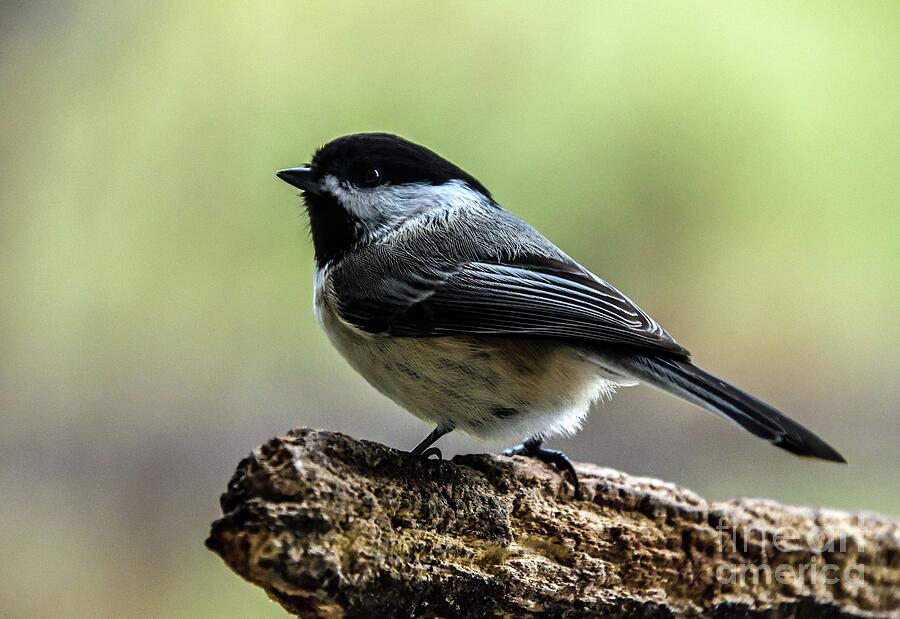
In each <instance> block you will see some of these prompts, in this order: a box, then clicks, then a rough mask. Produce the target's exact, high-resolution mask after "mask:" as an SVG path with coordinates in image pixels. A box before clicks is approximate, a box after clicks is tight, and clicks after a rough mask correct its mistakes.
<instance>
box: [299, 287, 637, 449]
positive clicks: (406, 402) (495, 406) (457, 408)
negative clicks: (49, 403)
mask: <svg viewBox="0 0 900 619" xmlns="http://www.w3.org/2000/svg"><path fill="white" fill-rule="evenodd" d="M316 292H317V294H316V316H317V318H318V319H319V322H320V324H321V325H322V328H323V329H324V330H325V333H326V334H327V335H328V337H329V339H330V340H331V342H332V344H333V345H334V346H335V348H337V349H338V351H340V353H341V354H342V355H343V356H344V357H345V358H346V359H347V361H348V362H349V363H350V365H351V366H352V367H353V368H354V369H355V370H356V371H357V372H359V373H360V374H361V375H362V376H363V377H364V378H365V379H366V380H367V381H368V382H369V383H370V384H371V385H372V386H374V387H375V388H376V389H378V390H379V391H380V392H382V393H383V394H385V395H386V396H388V397H389V398H391V399H392V400H394V401H395V402H396V403H397V404H399V405H400V406H402V407H404V408H405V409H407V410H408V411H409V412H411V413H412V414H414V415H415V416H417V417H419V418H420V419H423V420H425V421H428V422H431V423H434V424H441V423H444V424H452V425H453V427H454V428H456V429H457V430H460V431H462V432H465V433H466V434H469V435H472V436H475V437H478V438H483V439H491V440H497V441H502V442H504V443H509V442H519V441H522V440H524V439H526V438H528V437H531V436H537V435H541V436H543V437H550V436H553V435H558V434H573V433H575V432H576V431H577V430H578V429H579V428H580V427H581V423H582V422H583V420H584V418H585V416H586V415H587V412H588V408H589V407H590V404H591V402H593V401H594V400H596V399H598V398H599V397H601V396H604V395H607V396H610V395H612V393H613V392H614V391H615V388H616V387H617V386H618V385H626V384H633V383H630V382H629V381H626V380H624V379H623V378H622V377H618V376H616V375H614V374H612V373H610V372H608V371H607V370H605V369H604V368H603V367H602V366H600V365H599V364H598V363H597V362H596V360H592V358H591V355H589V354H586V353H585V352H583V351H581V350H579V349H578V348H575V347H573V346H570V345H568V344H564V343H559V342H553V341H548V340H534V339H509V338H499V337H470V336H465V337H457V336H452V337H451V336H445V337H426V338H413V337H404V338H400V337H390V336H382V335H371V334H367V333H365V332H362V331H360V330H358V329H356V328H354V327H352V326H351V325H349V324H348V323H346V322H345V321H343V320H342V319H341V318H340V317H339V316H338V314H337V312H336V311H335V309H334V307H333V303H332V302H329V298H330V297H329V295H328V294H324V293H323V291H322V288H321V287H318V289H317V291H316Z"/></svg>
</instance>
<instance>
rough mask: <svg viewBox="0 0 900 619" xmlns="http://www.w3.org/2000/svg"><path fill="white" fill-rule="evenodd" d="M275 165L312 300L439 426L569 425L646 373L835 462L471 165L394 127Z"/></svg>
mask: <svg viewBox="0 0 900 619" xmlns="http://www.w3.org/2000/svg"><path fill="white" fill-rule="evenodd" d="M276 175H277V176H278V177H279V178H280V179H281V180H283V181H285V182H287V183H289V184H290V185H292V186H294V187H295V188H297V189H300V196H301V197H302V201H303V203H304V205H305V210H306V213H307V215H308V220H309V230H310V235H311V237H312V245H313V250H314V255H315V278H314V291H313V292H314V294H313V297H314V303H313V305H314V313H315V316H316V319H317V321H318V323H319V324H320V325H321V327H322V328H323V330H324V331H325V334H326V335H327V337H328V339H329V340H330V342H331V343H332V344H333V346H334V347H335V348H336V349H337V350H338V351H339V352H340V353H341V354H342V355H343V357H344V358H345V359H346V360H347V361H348V362H349V364H350V366H352V367H353V369H355V370H356V371H357V372H358V373H359V374H360V375H361V376H362V377H363V378H364V379H365V380H366V381H368V382H369V383H370V384H371V385H372V386H373V387H375V388H376V389H377V390H378V391H380V392H381V393H383V394H384V395H386V396H387V397H389V398H390V399H392V400H393V401H394V402H396V403H397V404H399V405H400V406H401V407H403V408H405V409H406V410H407V411H409V412H410V413H412V414H413V415H415V416H416V417H418V418H420V419H422V420H424V421H426V422H428V423H430V424H432V425H433V426H434V429H433V430H432V431H431V433H429V434H428V436H426V437H425V438H424V439H423V440H422V441H421V442H420V443H419V444H418V445H416V446H415V447H414V448H413V449H412V450H411V453H412V454H415V455H418V456H421V457H424V458H428V457H432V456H436V457H438V458H441V452H440V450H439V449H438V448H437V447H434V446H433V445H434V443H435V442H436V441H437V440H438V439H439V438H440V437H442V436H444V435H445V434H447V433H449V432H451V431H458V432H462V433H464V434H467V435H469V436H472V437H475V438H477V439H484V440H488V441H492V442H495V443H496V442H501V443H503V444H505V445H511V444H516V446H515V447H512V448H510V449H507V450H506V451H505V452H504V454H506V455H523V456H530V457H533V458H536V459H538V460H541V461H544V462H546V463H549V464H551V465H555V466H556V467H557V468H558V469H559V470H560V471H561V474H567V475H569V476H570V477H571V481H572V484H573V486H574V495H575V497H580V486H579V483H578V476H577V473H576V471H575V468H574V466H573V465H572V463H571V461H570V460H569V459H568V457H566V456H565V454H563V453H562V452H560V451H558V450H553V449H548V448H546V447H544V442H545V441H546V440H547V439H549V438H552V437H555V436H559V435H573V434H574V433H576V432H577V431H578V430H579V429H580V427H581V425H582V424H583V422H584V421H585V418H586V416H587V414H588V411H589V408H590V407H591V404H592V403H593V402H594V401H596V400H599V399H602V398H609V397H611V396H612V395H613V394H614V393H615V391H616V390H617V389H618V388H620V387H628V386H633V385H636V384H639V383H643V384H647V385H650V386H652V387H656V388H658V389H661V390H662V391H665V392H667V393H669V394H672V395H675V396H677V397H679V398H682V399H684V400H687V401H689V402H692V403H693V404H696V405H698V406H700V407H702V408H704V409H707V410H708V411H711V412H713V413H715V414H717V415H719V416H720V417H723V418H725V419H726V420H728V421H731V422H733V423H735V424H737V425H738V426H740V427H742V428H744V429H745V430H747V431H749V432H750V433H751V434H754V435H756V436H758V437H760V438H762V439H765V440H767V441H769V442H770V443H772V444H774V445H776V446H777V447H780V448H782V449H785V450H787V451H789V452H791V453H793V454H796V455H798V456H807V457H812V458H818V459H822V460H827V461H833V462H846V461H845V460H844V458H843V457H842V456H841V455H840V454H839V453H838V452H837V451H836V450H835V449H834V448H832V447H831V446H829V445H828V444H827V443H826V442H825V441H823V440H822V439H821V438H819V437H818V436H816V435H815V434H814V433H812V432H811V431H810V430H808V429H806V428H804V427H803V426H802V425H800V424H799V423H797V422H796V421H794V420H792V419H791V418H789V417H787V416H786V415H784V414H783V413H781V412H779V411H778V410H777V409H775V408H774V407H772V406H770V405H768V404H766V403H764V402H763V401H761V400H759V399H757V398H756V397H754V396H752V395H750V394H748V393H746V392H744V391H742V390H740V389H738V388H737V387H735V386H733V385H731V384H729V383H728V382H726V381H724V380H722V379H721V378H718V377H717V376H715V375H713V374H711V373H709V372H707V371H706V370H703V369H701V368H700V367H699V366H697V365H696V364H695V363H694V362H693V360H692V357H691V354H690V353H689V352H688V350H687V349H686V348H684V347H683V346H682V345H680V344H678V343H677V342H676V341H675V339H674V338H673V337H672V336H671V335H670V334H669V333H668V332H667V331H666V330H665V329H664V328H663V327H661V326H660V325H659V324H658V323H657V322H656V321H655V320H653V318H651V317H650V315H649V314H647V313H646V312H645V311H644V310H642V309H641V308H640V307H638V305H637V304H636V303H635V302H634V301H632V300H631V299H630V298H628V297H627V296H625V294H623V293H622V292H620V291H619V290H618V289H616V288H615V287H614V286H613V285H612V284H610V283H609V282H608V281H606V280H604V279H602V278H600V277H598V276H597V275H594V274H593V273H592V272H591V271H589V270H588V269H587V268H585V267H583V266H582V265H580V264H579V263H578V262H576V261H575V260H574V259H572V258H571V257H569V256H568V255H567V254H566V253H565V252H564V251H563V250H562V249H560V248H559V247H557V246H556V245H554V244H553V243H552V242H551V241H549V240H548V239H547V238H545V237H544V236H543V235H542V234H541V233H539V232H538V231H537V230H536V229H535V228H533V227H532V226H531V225H529V224H528V223H526V222H525V221H524V220H522V219H520V218H519V217H517V216H515V215H514V214H512V213H511V212H510V211H508V210H506V209H505V208H503V207H502V206H501V205H500V204H499V203H498V202H497V201H496V200H495V199H494V198H493V196H492V195H491V192H490V191H488V189H487V188H486V187H485V186H484V185H483V184H482V183H481V182H480V181H479V180H477V179H476V178H475V177H474V176H472V175H471V174H469V173H467V172H465V171H464V170H462V169H461V168H460V167H458V166H457V165H455V164H453V163H451V162H450V161H448V160H447V159H445V158H444V157H441V156H440V155H439V154H437V153H436V152H434V151H432V150H430V149H428V148H426V147H424V146H421V145H419V144H416V143H413V142H411V141H409V140H406V139H404V138H402V137H399V136H397V135H393V134H390V133H357V134H351V135H345V136H342V137H338V138H336V139H333V140H331V141H330V142H328V143H327V144H325V145H324V146H322V147H320V148H319V149H318V150H316V152H315V153H314V154H313V155H312V158H311V160H309V163H308V164H305V165H302V166H299V167H293V168H285V169H281V170H278V171H277V172H276Z"/></svg>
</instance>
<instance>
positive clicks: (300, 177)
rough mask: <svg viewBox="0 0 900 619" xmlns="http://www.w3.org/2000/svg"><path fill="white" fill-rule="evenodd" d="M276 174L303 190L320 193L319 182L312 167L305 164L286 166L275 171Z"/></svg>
mask: <svg viewBox="0 0 900 619" xmlns="http://www.w3.org/2000/svg"><path fill="white" fill-rule="evenodd" d="M275 174H276V176H278V178H280V179H281V180H283V181H284V182H285V183H287V184H289V185H293V186H294V187H297V188H298V189H302V190H303V191H309V192H311V193H319V184H318V183H317V182H316V180H315V179H314V178H313V172H312V168H310V167H309V166H303V167H302V168H285V169H284V170H278V171H277V172H275Z"/></svg>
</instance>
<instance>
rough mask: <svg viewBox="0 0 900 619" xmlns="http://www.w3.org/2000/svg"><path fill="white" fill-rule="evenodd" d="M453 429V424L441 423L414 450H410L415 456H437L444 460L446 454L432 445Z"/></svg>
mask: <svg viewBox="0 0 900 619" xmlns="http://www.w3.org/2000/svg"><path fill="white" fill-rule="evenodd" d="M451 431H453V426H448V425H439V426H437V427H436V428H435V429H434V430H432V431H431V433H430V434H429V435H428V436H426V437H425V438H424V439H422V442H421V443H419V444H418V445H416V446H415V447H413V449H412V451H411V452H409V453H411V454H412V455H414V456H421V457H423V458H425V459H426V460H427V459H428V458H430V457H431V456H437V459H438V460H443V459H444V456H443V454H441V450H440V449H438V448H437V447H431V445H432V444H434V442H435V441H436V440H438V439H439V438H441V437H442V436H444V435H445V434H447V433H448V432H451Z"/></svg>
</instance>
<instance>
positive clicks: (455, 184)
mask: <svg viewBox="0 0 900 619" xmlns="http://www.w3.org/2000/svg"><path fill="white" fill-rule="evenodd" d="M322 187H323V189H325V190H326V191H328V192H329V193H330V194H331V195H333V196H334V197H335V198H336V199H337V200H338V201H339V202H340V203H341V205H343V207H344V208H345V209H347V212H348V213H350V214H352V215H353V216H354V217H356V218H357V219H359V220H360V222H362V223H363V225H365V226H366V227H367V228H368V229H369V231H370V232H371V233H373V234H375V235H376V236H380V234H379V232H380V231H387V230H392V229H395V228H397V227H399V226H400V225H401V224H403V223H405V222H407V221H410V220H413V219H416V218H419V217H422V216H427V215H437V214H440V213H444V212H446V211H448V210H453V209H456V208H458V207H460V206H466V205H473V204H484V203H485V201H486V200H487V199H486V198H485V196H484V195H482V194H481V193H479V192H477V191H475V190H474V189H472V188H470V187H469V186H468V185H466V184H465V183H464V182H462V181H458V180H452V181H448V182H446V183H444V184H442V185H431V184H428V183H410V184H406V185H380V186H378V187H372V188H359V187H355V186H353V185H351V184H350V183H347V182H343V181H341V180H339V179H338V178H337V177H335V176H332V175H328V176H325V177H324V178H323V179H322Z"/></svg>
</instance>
